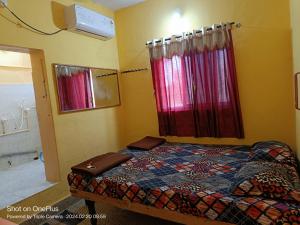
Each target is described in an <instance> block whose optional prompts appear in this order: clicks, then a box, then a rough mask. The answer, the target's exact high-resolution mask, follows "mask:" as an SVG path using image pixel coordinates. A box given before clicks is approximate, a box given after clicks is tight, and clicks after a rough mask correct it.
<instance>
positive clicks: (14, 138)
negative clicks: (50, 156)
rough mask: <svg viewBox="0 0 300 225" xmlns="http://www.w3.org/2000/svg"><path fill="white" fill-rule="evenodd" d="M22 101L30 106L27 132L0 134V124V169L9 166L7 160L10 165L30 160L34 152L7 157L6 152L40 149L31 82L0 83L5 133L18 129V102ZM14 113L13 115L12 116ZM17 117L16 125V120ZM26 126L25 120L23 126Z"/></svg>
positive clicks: (1, 115)
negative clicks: (6, 121)
mask: <svg viewBox="0 0 300 225" xmlns="http://www.w3.org/2000/svg"><path fill="white" fill-rule="evenodd" d="M23 101H24V106H25V108H32V107H33V108H32V109H31V110H30V111H29V113H28V118H29V128H30V131H29V132H22V133H17V134H11V135H7V136H1V134H2V133H3V127H2V125H0V169H1V168H7V167H8V166H9V164H8V161H11V162H12V166H15V165H18V164H20V163H24V162H26V161H29V160H32V159H33V158H34V157H35V155H36V154H35V153H31V154H19V155H14V156H11V157H7V156H5V155H7V154H15V153H24V152H30V151H35V150H38V151H41V142H40V134H39V127H38V122H37V115H36V111H35V108H34V107H35V98H34V89H33V86H32V84H13V85H4V84H0V121H1V119H2V118H6V119H8V127H6V128H7V129H6V133H8V132H13V131H16V130H18V129H19V127H18V126H19V125H20V121H21V108H20V104H21V103H22V102H23ZM13 115H14V116H13ZM15 118H17V126H16V124H15V123H16V120H15ZM22 128H27V123H26V120H25V121H24V124H23V127H22Z"/></svg>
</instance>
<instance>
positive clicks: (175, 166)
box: [68, 143, 300, 225]
mask: <svg viewBox="0 0 300 225" xmlns="http://www.w3.org/2000/svg"><path fill="white" fill-rule="evenodd" d="M268 153H269V156H270V155H271V156H272V157H273V156H274V154H275V153H274V151H273V152H268ZM122 154H129V155H132V158H131V159H130V160H128V161H126V162H124V163H122V164H121V165H118V166H116V167H114V168H112V169H110V170H108V171H106V172H104V173H102V174H100V175H98V176H90V175H86V174H82V173H75V172H71V173H70V174H69V175H68V182H69V185H70V191H71V194H72V195H73V196H76V197H80V198H84V199H85V200H86V203H87V206H88V207H89V212H90V213H91V214H95V209H94V207H93V204H94V202H95V201H100V202H104V203H108V204H112V205H115V206H117V207H120V208H125V209H129V210H132V211H135V212H139V213H143V214H147V215H151V216H155V217H160V218H163V219H167V220H170V221H174V222H178V223H183V224H189V225H192V224H291V223H292V222H293V223H294V224H298V223H299V224H300V202H298V201H297V200H295V201H293V200H294V199H289V198H287V197H286V198H285V197H283V198H278V196H275V198H273V197H274V196H273V195H272V196H271V197H272V198H271V197H266V196H265V195H262V196H255V195H243V194H241V190H240V189H239V191H238V192H237V193H236V194H235V195H233V191H234V190H233V189H234V188H233V186H234V185H233V184H237V183H238V181H237V180H239V179H240V177H241V176H242V177H243V178H244V177H246V176H247V174H248V173H250V172H254V171H255V170H256V168H258V167H257V166H256V165H250V164H251V163H252V162H251V160H249V159H251V157H252V158H253V149H251V147H250V146H246V145H241V146H228V145H199V144H184V143H164V144H162V145H160V146H158V147H155V148H153V149H152V150H150V151H143V150H137V149H125V150H122ZM269 156H268V157H269ZM254 158H255V157H254ZM258 158H259V159H258V161H259V163H264V162H261V161H262V158H263V157H262V155H261V153H260V154H259V157H258ZM276 158H278V159H280V160H282V159H283V158H284V159H285V152H278V151H277V154H276ZM253 160H254V159H253ZM265 164H266V163H264V165H265ZM269 164H270V163H269ZM281 164H282V163H281ZM245 165H247V166H250V167H249V168H250V169H243V168H245ZM278 165H280V163H279V164H278ZM251 166H252V167H251ZM293 166H294V165H293ZM251 168H252V169H251ZM288 168H289V169H288V170H287V171H290V167H288ZM241 171H242V172H241ZM241 174H242V175H241ZM248 175H249V174H248ZM294 175H295V174H294ZM295 176H296V175H295ZM243 182H244V183H242V185H241V186H242V188H245V181H243ZM297 185H298V184H297ZM297 185H296V186H297ZM234 187H235V186H234ZM297 188H300V187H299V186H297ZM276 197H277V198H276ZM91 223H92V224H96V220H95V219H92V220H91Z"/></svg>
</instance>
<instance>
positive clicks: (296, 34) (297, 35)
mask: <svg viewBox="0 0 300 225" xmlns="http://www.w3.org/2000/svg"><path fill="white" fill-rule="evenodd" d="M290 3H291V26H292V34H293V53H294V54H293V55H294V73H297V72H300V28H299V21H300V1H299V0H290ZM296 141H297V149H298V158H300V111H299V110H296Z"/></svg>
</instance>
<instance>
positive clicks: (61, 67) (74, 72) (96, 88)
mask: <svg viewBox="0 0 300 225" xmlns="http://www.w3.org/2000/svg"><path fill="white" fill-rule="evenodd" d="M52 68H53V77H54V82H55V86H56V88H55V89H56V100H57V108H58V113H59V114H66V113H73V112H81V111H87V110H94V109H104V108H111V107H117V106H120V105H121V97H120V87H119V72H118V70H116V69H106V68H97V67H90V66H77V65H68V64H60V63H53V64H52Z"/></svg>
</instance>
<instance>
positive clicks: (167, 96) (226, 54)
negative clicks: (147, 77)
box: [150, 29, 244, 138]
mask: <svg viewBox="0 0 300 225" xmlns="http://www.w3.org/2000/svg"><path fill="white" fill-rule="evenodd" d="M226 34H227V36H226V38H227V39H226V42H224V45H223V46H222V47H219V48H218V47H217V46H215V47H213V48H212V49H210V48H208V47H205V48H204V49H202V50H201V51H199V50H198V49H196V48H191V47H190V46H189V47H188V48H185V49H183V50H182V48H181V49H180V50H181V51H182V54H177V53H178V52H176V51H178V46H175V47H176V49H175V50H174V47H173V51H174V52H175V54H174V52H173V53H172V52H171V57H168V56H167V54H165V52H164V54H162V55H160V57H155V54H156V56H157V55H159V54H157V53H158V52H157V51H161V49H158V48H157V49H155V47H153V49H151V50H150V51H152V52H150V53H151V56H152V57H151V68H152V75H153V84H154V89H155V96H156V103H157V112H158V121H159V132H160V135H162V136H167V135H171V136H195V137H237V138H243V137H244V131H243V123H242V116H241V110H240V103H239V94H238V86H237V79H236V69H235V60H234V50H233V44H232V35H231V30H230V29H229V30H226ZM223 36H224V35H223ZM223 36H222V37H223ZM206 38H208V39H209V38H213V37H212V36H210V37H206ZM185 46H186V44H185ZM171 50H172V49H171ZM171 50H170V49H166V48H165V51H171Z"/></svg>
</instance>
